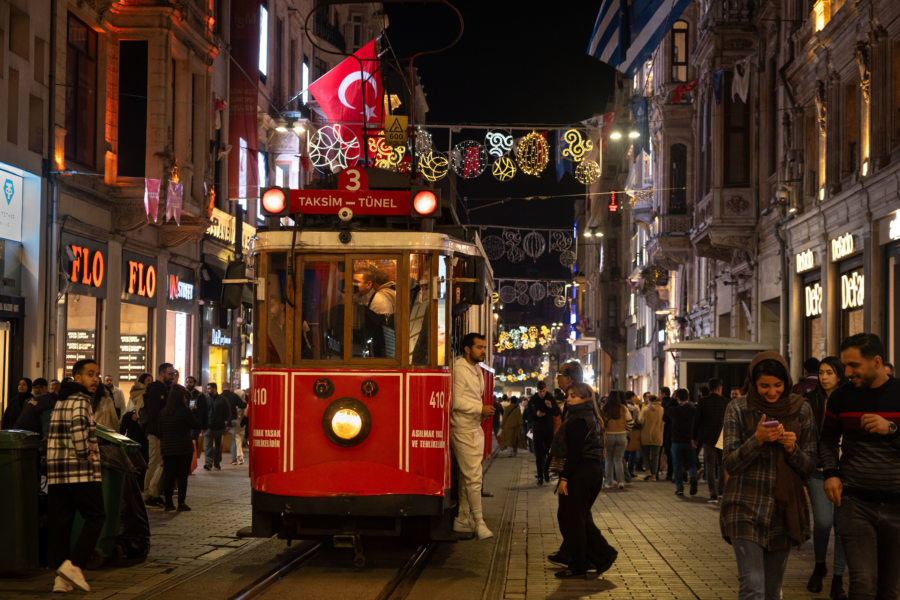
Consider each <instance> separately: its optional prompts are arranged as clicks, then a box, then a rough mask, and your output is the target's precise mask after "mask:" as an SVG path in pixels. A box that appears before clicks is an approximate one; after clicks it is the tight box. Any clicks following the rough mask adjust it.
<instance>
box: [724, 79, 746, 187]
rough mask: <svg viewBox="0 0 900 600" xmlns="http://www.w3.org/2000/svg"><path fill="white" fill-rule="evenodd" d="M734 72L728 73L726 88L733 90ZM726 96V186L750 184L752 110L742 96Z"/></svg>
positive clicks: (729, 94)
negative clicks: (749, 158)
mask: <svg viewBox="0 0 900 600" xmlns="http://www.w3.org/2000/svg"><path fill="white" fill-rule="evenodd" d="M731 80H732V74H731V73H726V77H725V86H724V89H725V90H731ZM723 95H724V96H725V100H724V104H725V140H724V141H725V147H724V150H725V152H724V158H725V169H724V171H725V181H724V185H725V186H726V187H728V186H731V187H746V186H748V185H750V161H749V160H748V157H749V156H750V111H749V110H748V109H747V105H746V104H745V103H744V102H742V101H741V99H740V98H735V97H733V96H732V95H731V93H729V92H727V91H726V93H725V94H723Z"/></svg>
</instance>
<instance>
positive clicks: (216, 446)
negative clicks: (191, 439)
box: [206, 429, 225, 467]
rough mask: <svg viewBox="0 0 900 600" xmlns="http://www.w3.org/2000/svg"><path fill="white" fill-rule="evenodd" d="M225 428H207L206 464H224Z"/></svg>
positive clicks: (209, 465) (211, 465)
mask: <svg viewBox="0 0 900 600" xmlns="http://www.w3.org/2000/svg"><path fill="white" fill-rule="evenodd" d="M223 435H225V430H224V429H207V430H206V466H208V467H219V466H221V465H222V436H223Z"/></svg>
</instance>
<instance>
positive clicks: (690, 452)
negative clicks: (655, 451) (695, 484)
mask: <svg viewBox="0 0 900 600" xmlns="http://www.w3.org/2000/svg"><path fill="white" fill-rule="evenodd" d="M696 461H697V455H696V453H694V447H693V446H692V445H691V444H690V443H687V442H672V462H673V463H674V464H673V465H672V475H673V476H674V477H675V490H676V491H678V492H683V491H684V481H682V477H681V470H682V469H687V472H688V477H690V479H691V481H693V480H695V479H697V462H696Z"/></svg>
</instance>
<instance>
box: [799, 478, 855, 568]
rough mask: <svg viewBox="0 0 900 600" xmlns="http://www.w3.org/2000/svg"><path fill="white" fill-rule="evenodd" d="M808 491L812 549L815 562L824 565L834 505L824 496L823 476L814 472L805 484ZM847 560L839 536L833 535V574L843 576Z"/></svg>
mask: <svg viewBox="0 0 900 600" xmlns="http://www.w3.org/2000/svg"><path fill="white" fill-rule="evenodd" d="M806 489H807V490H808V491H809V503H810V504H811V505H812V517H813V549H814V550H815V555H816V562H817V563H822V564H825V560H826V554H827V553H828V538H829V537H831V526H832V524H833V523H834V504H832V502H831V500H829V499H828V496H826V495H825V476H824V475H823V474H822V473H821V472H820V471H815V472H814V473H813V474H812V475H810V476H809V481H807V482H806ZM846 566H847V558H846V557H845V556H844V543H843V542H842V541H841V536H839V535H838V534H837V531H835V533H834V574H835V575H836V576H838V577H840V576H843V574H844V567H846Z"/></svg>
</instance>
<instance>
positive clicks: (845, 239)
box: [831, 232, 856, 261]
mask: <svg viewBox="0 0 900 600" xmlns="http://www.w3.org/2000/svg"><path fill="white" fill-rule="evenodd" d="M855 252H856V245H855V243H854V240H853V234H852V233H849V232H848V233H845V234H844V235H842V236H840V237H836V238H834V239H833V240H831V260H832V261H836V260H841V259H842V258H846V257H848V256H850V255H851V254H853V253H855Z"/></svg>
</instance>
